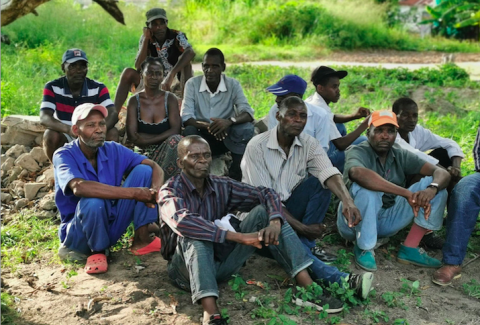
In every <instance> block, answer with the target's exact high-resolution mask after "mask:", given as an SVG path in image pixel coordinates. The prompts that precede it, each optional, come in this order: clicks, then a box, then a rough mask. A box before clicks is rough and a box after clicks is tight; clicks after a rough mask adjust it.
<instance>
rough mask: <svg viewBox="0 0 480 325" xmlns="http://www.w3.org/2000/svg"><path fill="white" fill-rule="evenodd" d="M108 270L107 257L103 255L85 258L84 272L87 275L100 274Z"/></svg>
mask: <svg viewBox="0 0 480 325" xmlns="http://www.w3.org/2000/svg"><path fill="white" fill-rule="evenodd" d="M107 270H108V263H107V256H106V255H105V254H94V255H90V256H89V257H88V258H87V263H86V264H85V272H86V273H87V274H100V273H105V272H107Z"/></svg>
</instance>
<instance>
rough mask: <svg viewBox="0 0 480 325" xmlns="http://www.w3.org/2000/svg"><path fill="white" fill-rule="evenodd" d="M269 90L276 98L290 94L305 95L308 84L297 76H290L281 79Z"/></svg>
mask: <svg viewBox="0 0 480 325" xmlns="http://www.w3.org/2000/svg"><path fill="white" fill-rule="evenodd" d="M267 90H268V91H269V92H271V93H272V94H274V95H276V96H282V95H286V94H289V93H295V94H300V95H303V94H304V93H305V90H307V82H306V81H305V80H303V79H302V78H300V77H299V76H297V75H294V74H289V75H286V76H285V77H283V78H282V79H280V80H279V81H278V82H277V83H276V84H274V85H272V86H270V87H268V88H267Z"/></svg>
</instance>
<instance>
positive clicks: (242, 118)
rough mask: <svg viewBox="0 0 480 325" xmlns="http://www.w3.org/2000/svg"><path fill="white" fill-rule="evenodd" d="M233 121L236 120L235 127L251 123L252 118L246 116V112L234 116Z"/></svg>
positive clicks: (248, 115)
mask: <svg viewBox="0 0 480 325" xmlns="http://www.w3.org/2000/svg"><path fill="white" fill-rule="evenodd" d="M235 119H236V120H237V122H236V123H235V125H237V124H243V123H247V122H252V121H253V118H252V116H251V115H250V114H248V113H247V112H243V113H240V115H238V116H236V117H235Z"/></svg>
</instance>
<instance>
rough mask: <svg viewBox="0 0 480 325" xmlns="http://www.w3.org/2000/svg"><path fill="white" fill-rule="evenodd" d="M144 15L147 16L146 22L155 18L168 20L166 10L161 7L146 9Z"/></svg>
mask: <svg viewBox="0 0 480 325" xmlns="http://www.w3.org/2000/svg"><path fill="white" fill-rule="evenodd" d="M145 16H146V17H147V23H151V22H152V21H154V20H155V19H165V20H168V18H167V12H166V11H165V9H163V8H152V9H150V10H149V11H147V13H146V14H145Z"/></svg>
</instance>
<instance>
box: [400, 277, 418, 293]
mask: <svg viewBox="0 0 480 325" xmlns="http://www.w3.org/2000/svg"><path fill="white" fill-rule="evenodd" d="M419 287H420V282H419V281H418V280H417V281H413V282H412V281H409V280H407V279H402V288H401V289H400V292H403V293H404V294H405V295H407V296H409V297H411V296H418V295H419V294H420V289H419Z"/></svg>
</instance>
